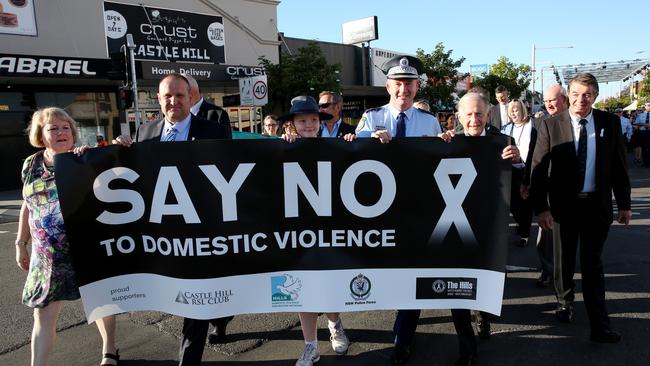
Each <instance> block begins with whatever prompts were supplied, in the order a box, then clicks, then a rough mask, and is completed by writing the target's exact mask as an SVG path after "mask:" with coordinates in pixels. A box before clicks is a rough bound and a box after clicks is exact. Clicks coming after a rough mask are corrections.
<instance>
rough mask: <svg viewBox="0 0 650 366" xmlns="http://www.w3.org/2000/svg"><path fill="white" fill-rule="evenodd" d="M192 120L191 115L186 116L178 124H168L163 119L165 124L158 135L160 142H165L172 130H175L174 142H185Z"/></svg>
mask: <svg viewBox="0 0 650 366" xmlns="http://www.w3.org/2000/svg"><path fill="white" fill-rule="evenodd" d="M191 120H192V113H190V114H188V115H187V117H186V118H185V119H184V120H182V121H179V122H176V123H174V124H171V123H169V121H167V119H166V118H165V124H164V126H163V130H162V133H161V134H160V141H167V139H168V136H169V134H170V133H171V131H172V128H176V137H175V138H174V141H187V136H189V133H190V122H191Z"/></svg>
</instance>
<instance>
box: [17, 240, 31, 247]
mask: <svg viewBox="0 0 650 366" xmlns="http://www.w3.org/2000/svg"><path fill="white" fill-rule="evenodd" d="M27 244H29V241H27V240H16V245H24V246H27Z"/></svg>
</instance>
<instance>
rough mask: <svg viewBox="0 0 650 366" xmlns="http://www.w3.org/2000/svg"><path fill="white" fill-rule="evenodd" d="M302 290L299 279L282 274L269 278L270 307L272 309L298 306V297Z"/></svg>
mask: <svg viewBox="0 0 650 366" xmlns="http://www.w3.org/2000/svg"><path fill="white" fill-rule="evenodd" d="M301 289H302V281H300V278H298V277H295V276H292V275H289V274H284V275H282V276H272V277H271V305H272V306H274V307H283V306H300V303H299V302H298V296H299V295H300V290H301Z"/></svg>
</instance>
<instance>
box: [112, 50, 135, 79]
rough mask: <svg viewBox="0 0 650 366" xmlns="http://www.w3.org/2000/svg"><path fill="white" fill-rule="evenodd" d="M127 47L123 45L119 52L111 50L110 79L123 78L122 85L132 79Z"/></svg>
mask: <svg viewBox="0 0 650 366" xmlns="http://www.w3.org/2000/svg"><path fill="white" fill-rule="evenodd" d="M127 52H128V51H127V48H126V47H124V46H123V47H122V48H121V49H120V51H119V52H111V54H110V58H111V69H110V70H109V71H108V72H107V74H108V78H109V79H110V80H122V85H128V84H129V81H130V79H131V78H130V72H129V71H130V69H131V68H130V67H129V57H128V53H127Z"/></svg>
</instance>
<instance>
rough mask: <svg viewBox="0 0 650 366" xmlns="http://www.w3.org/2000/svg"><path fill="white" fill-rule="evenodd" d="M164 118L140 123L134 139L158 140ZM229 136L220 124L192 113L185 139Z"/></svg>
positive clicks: (138, 140) (141, 140)
mask: <svg viewBox="0 0 650 366" xmlns="http://www.w3.org/2000/svg"><path fill="white" fill-rule="evenodd" d="M164 126H165V120H164V119H161V120H160V121H157V122H149V123H144V124H142V125H140V128H138V132H137V134H136V136H135V141H137V142H143V141H160V135H162V130H163V127H164ZM228 138H230V136H229V134H228V131H226V128H225V127H224V126H222V125H221V124H218V123H214V122H210V121H208V120H205V119H203V118H199V117H197V116H195V115H192V119H190V131H189V133H188V135H187V140H188V141H192V140H205V139H228Z"/></svg>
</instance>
